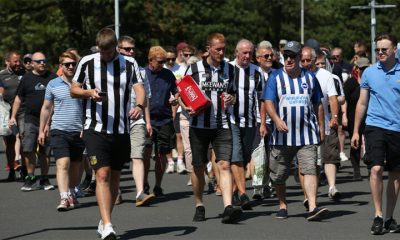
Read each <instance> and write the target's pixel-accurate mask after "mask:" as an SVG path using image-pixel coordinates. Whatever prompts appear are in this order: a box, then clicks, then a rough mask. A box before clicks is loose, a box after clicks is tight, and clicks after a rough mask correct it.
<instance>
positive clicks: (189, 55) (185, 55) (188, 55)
mask: <svg viewBox="0 0 400 240" xmlns="http://www.w3.org/2000/svg"><path fill="white" fill-rule="evenodd" d="M193 55H194V54H193V53H184V54H183V56H184V57H191V56H193Z"/></svg>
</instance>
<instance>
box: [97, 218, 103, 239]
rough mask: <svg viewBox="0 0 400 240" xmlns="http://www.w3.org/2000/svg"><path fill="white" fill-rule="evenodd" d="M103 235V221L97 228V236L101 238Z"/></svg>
mask: <svg viewBox="0 0 400 240" xmlns="http://www.w3.org/2000/svg"><path fill="white" fill-rule="evenodd" d="M102 234H103V221H102V220H100V222H99V226H98V227H97V235H99V237H101V235H102Z"/></svg>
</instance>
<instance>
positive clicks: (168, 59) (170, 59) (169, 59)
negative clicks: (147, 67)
mask: <svg viewBox="0 0 400 240" xmlns="http://www.w3.org/2000/svg"><path fill="white" fill-rule="evenodd" d="M175 60H176V58H167V62H170V61H173V62H175Z"/></svg>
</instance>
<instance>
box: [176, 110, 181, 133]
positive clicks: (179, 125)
mask: <svg viewBox="0 0 400 240" xmlns="http://www.w3.org/2000/svg"><path fill="white" fill-rule="evenodd" d="M180 117H181V113H180V112H177V113H176V116H175V119H174V128H175V132H176V133H181V124H180V119H179V118H180Z"/></svg>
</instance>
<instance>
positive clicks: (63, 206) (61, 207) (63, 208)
mask: <svg viewBox="0 0 400 240" xmlns="http://www.w3.org/2000/svg"><path fill="white" fill-rule="evenodd" d="M71 208H72V207H71V205H70V204H69V200H68V198H62V199H61V201H60V204H59V205H58V206H57V211H59V212H65V211H68V210H70V209H71Z"/></svg>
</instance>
